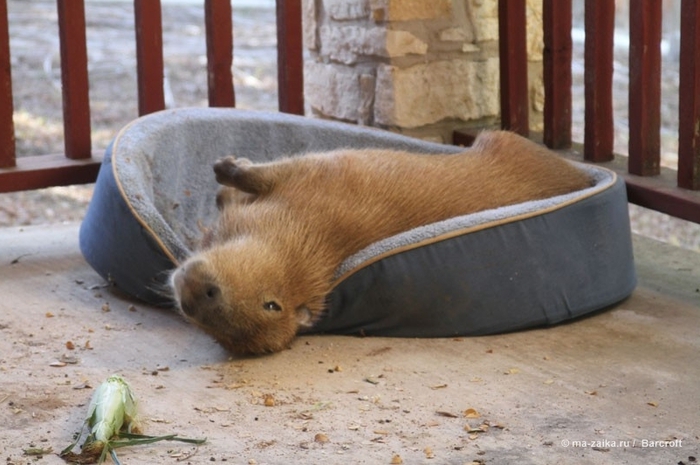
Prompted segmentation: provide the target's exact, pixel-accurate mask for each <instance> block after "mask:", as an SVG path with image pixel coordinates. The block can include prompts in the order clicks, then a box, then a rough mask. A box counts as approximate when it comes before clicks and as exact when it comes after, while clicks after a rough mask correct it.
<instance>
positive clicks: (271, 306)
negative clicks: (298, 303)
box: [263, 300, 282, 312]
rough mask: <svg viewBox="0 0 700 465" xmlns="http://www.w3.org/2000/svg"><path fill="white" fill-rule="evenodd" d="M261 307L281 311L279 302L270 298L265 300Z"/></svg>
mask: <svg viewBox="0 0 700 465" xmlns="http://www.w3.org/2000/svg"><path fill="white" fill-rule="evenodd" d="M263 308H264V309H265V310H274V311H275V312H281V311H282V307H280V304H278V303H277V302H275V301H274V300H271V301H270V302H265V303H264V304H263Z"/></svg>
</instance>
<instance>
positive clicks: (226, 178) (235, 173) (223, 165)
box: [214, 157, 273, 195]
mask: <svg viewBox="0 0 700 465" xmlns="http://www.w3.org/2000/svg"><path fill="white" fill-rule="evenodd" d="M214 173H215V174H216V182H218V183H219V184H223V185H224V186H229V187H235V188H236V189H239V190H242V191H243V192H247V193H249V194H256V195H263V194H266V193H268V192H269V191H270V190H272V184H273V183H272V179H270V178H269V177H266V176H265V173H266V168H265V167H263V166H256V165H254V164H253V163H251V162H250V160H248V159H245V158H242V159H240V160H238V159H236V158H234V157H225V158H221V159H220V160H218V161H217V162H216V163H214Z"/></svg>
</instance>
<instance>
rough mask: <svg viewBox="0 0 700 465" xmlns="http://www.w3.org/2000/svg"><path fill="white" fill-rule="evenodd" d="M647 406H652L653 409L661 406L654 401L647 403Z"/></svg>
mask: <svg viewBox="0 0 700 465" xmlns="http://www.w3.org/2000/svg"><path fill="white" fill-rule="evenodd" d="M647 405H649V406H651V407H658V406H659V403H658V402H653V401H652V402H647Z"/></svg>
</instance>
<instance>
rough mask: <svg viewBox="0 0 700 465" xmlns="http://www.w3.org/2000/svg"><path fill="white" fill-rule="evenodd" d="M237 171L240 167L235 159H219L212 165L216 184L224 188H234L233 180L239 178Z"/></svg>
mask: <svg viewBox="0 0 700 465" xmlns="http://www.w3.org/2000/svg"><path fill="white" fill-rule="evenodd" d="M239 171H240V165H239V164H238V160H236V158H235V157H226V158H221V159H219V160H217V162H216V163H214V173H215V174H216V182H218V183H219V184H223V185H224V186H231V187H236V186H235V179H236V177H239V176H240V172H239Z"/></svg>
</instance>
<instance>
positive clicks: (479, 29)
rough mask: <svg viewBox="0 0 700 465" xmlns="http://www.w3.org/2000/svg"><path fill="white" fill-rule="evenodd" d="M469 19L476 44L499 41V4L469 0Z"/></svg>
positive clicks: (467, 5) (467, 4)
mask: <svg viewBox="0 0 700 465" xmlns="http://www.w3.org/2000/svg"><path fill="white" fill-rule="evenodd" d="M466 7H467V8H466V10H467V18H468V24H469V28H470V29H471V32H472V35H473V37H474V41H475V42H485V41H487V40H498V2H496V1H494V0H467V2H466Z"/></svg>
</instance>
